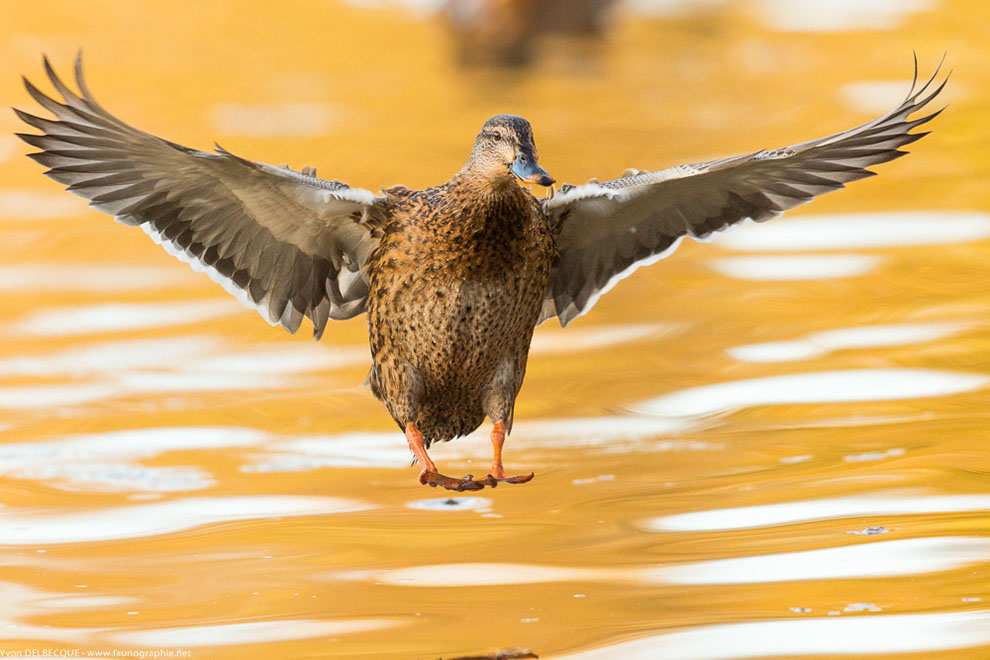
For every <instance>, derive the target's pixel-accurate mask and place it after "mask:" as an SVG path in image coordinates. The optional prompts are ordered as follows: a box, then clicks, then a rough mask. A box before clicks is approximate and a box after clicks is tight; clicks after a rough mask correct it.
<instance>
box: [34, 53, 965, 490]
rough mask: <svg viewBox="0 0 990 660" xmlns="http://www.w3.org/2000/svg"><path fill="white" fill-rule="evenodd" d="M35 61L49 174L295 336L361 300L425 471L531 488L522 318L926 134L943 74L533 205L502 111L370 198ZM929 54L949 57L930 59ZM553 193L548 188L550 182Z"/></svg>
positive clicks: (556, 314)
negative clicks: (193, 140) (464, 448)
mask: <svg viewBox="0 0 990 660" xmlns="http://www.w3.org/2000/svg"><path fill="white" fill-rule="evenodd" d="M44 66H45V71H46V72H47V74H48V77H49V79H50V80H51V83H52V85H54V87H55V89H56V90H57V92H58V94H59V95H60V96H61V97H62V100H61V101H57V100H55V99H54V98H52V97H49V96H47V95H45V94H43V93H42V92H40V91H39V90H38V89H37V88H36V87H35V86H34V85H32V84H31V83H30V82H29V81H27V80H26V79H25V85H26V87H27V90H28V92H29V93H30V94H31V96H32V97H34V99H35V100H36V101H37V102H38V103H39V104H41V105H42V106H43V107H44V108H45V109H47V110H49V111H50V112H52V113H53V114H54V115H55V119H54V120H50V119H43V118H41V117H36V116H34V115H31V114H28V113H26V112H22V111H20V110H18V111H17V114H18V116H19V117H20V118H21V119H22V120H24V121H25V122H27V123H28V124H30V125H31V126H33V127H35V128H37V129H39V130H40V131H41V134H40V135H34V134H20V137H21V138H22V139H23V140H24V141H25V142H27V143H28V144H30V145H33V146H34V147H37V148H38V149H40V151H39V152H36V153H32V154H30V157H31V158H33V159H34V160H36V161H38V162H39V163H41V164H42V165H45V166H46V167H48V168H49V169H48V171H47V172H45V174H46V175H47V176H49V177H51V178H52V179H54V180H56V181H58V182H60V183H63V184H67V185H68V190H69V191H70V192H73V193H76V194H77V195H81V196H82V197H85V198H86V199H88V200H89V201H90V205H91V206H93V207H95V208H97V209H99V210H101V211H104V212H106V213H108V214H110V215H112V216H114V218H115V219H116V220H117V221H118V222H121V223H123V224H125V225H132V226H136V227H140V228H141V229H143V230H144V231H145V232H147V233H148V234H149V235H150V236H151V237H152V239H153V240H154V241H155V242H157V243H159V244H161V245H162V246H163V247H164V248H165V249H166V250H168V251H169V252H170V253H172V254H174V255H175V256H177V257H179V258H180V259H183V260H184V261H187V262H188V263H190V264H191V265H192V266H193V267H194V268H196V269H198V270H202V271H205V272H206V273H207V274H208V275H209V276H210V277H212V278H213V279H214V280H216V281H217V282H219V283H220V284H221V285H223V286H224V288H226V289H227V291H229V292H231V293H232V294H234V295H235V296H237V297H238V298H240V299H241V300H242V301H243V302H244V303H245V304H247V305H249V306H251V307H253V308H255V309H257V310H258V311H259V312H260V313H261V315H262V316H263V317H264V318H265V319H267V320H268V321H269V323H271V324H273V325H275V324H277V325H281V326H282V327H283V328H285V329H286V330H288V331H289V332H292V333H294V332H296V331H297V330H298V329H299V327H300V325H301V324H302V321H303V319H304V318H305V319H309V321H310V322H311V323H312V326H313V337H314V338H315V339H319V338H320V336H321V335H322V334H323V332H324V330H325V328H326V326H327V323H328V322H329V321H330V320H331V319H335V320H336V319H348V318H351V317H354V316H357V315H358V314H361V313H363V312H365V311H366V312H367V313H368V329H369V333H370V338H371V341H370V343H371V358H372V359H371V361H372V367H371V372H370V375H369V382H370V384H371V388H372V391H373V392H374V394H375V396H377V397H378V398H379V399H381V401H383V402H384V404H385V407H386V408H387V409H388V411H389V413H391V415H392V417H393V419H394V420H395V422H396V423H397V424H398V426H399V428H400V430H402V431H403V432H404V433H405V436H406V440H407V442H408V443H409V447H410V449H411V450H412V453H413V456H414V457H415V460H416V461H418V462H419V464H420V466H421V468H422V470H421V473H420V477H419V480H420V482H421V483H423V484H428V485H431V486H441V487H443V488H446V489H449V490H454V491H463V490H479V489H481V488H484V487H486V486H490V487H494V486H496V485H498V484H499V483H502V482H507V483H523V482H526V481H529V480H530V479H532V478H533V474H532V473H529V474H526V475H523V476H515V477H510V476H506V474H505V470H504V469H503V466H502V445H503V442H504V440H505V436H506V435H507V434H508V433H509V432H510V430H511V428H512V419H513V407H514V404H515V399H516V395H517V394H518V392H519V388H520V386H521V385H522V382H523V376H524V374H525V372H526V358H527V355H528V352H529V345H530V340H531V338H532V334H533V329H534V328H535V327H536V326H537V325H539V324H540V323H542V322H543V321H545V320H547V319H550V318H556V319H557V320H558V321H559V322H560V324H561V325H562V326H566V325H567V324H568V323H569V322H571V321H572V320H574V319H575V318H577V317H578V316H580V315H582V314H585V313H587V312H588V310H590V309H591V308H592V307H593V306H594V304H595V302H596V301H597V300H598V298H599V296H601V295H602V294H603V293H605V292H606V291H608V290H609V289H611V288H612V286H613V285H614V284H615V283H616V282H617V281H618V280H620V279H622V278H624V277H626V276H627V275H629V274H630V273H631V272H632V271H633V270H635V269H636V268H638V267H639V266H642V265H646V264H650V263H653V262H655V261H657V260H658V259H659V258H661V257H663V256H665V255H666V254H668V253H669V252H670V251H672V250H673V249H674V248H675V247H676V246H677V244H678V242H679V241H680V240H681V239H683V238H684V237H685V236H689V237H692V238H696V239H704V238H707V237H708V236H710V235H711V234H713V233H714V232H718V231H721V230H723V229H726V228H727V227H730V226H732V225H735V224H738V223H740V222H741V221H743V220H746V219H752V220H755V221H757V222H761V221H764V220H768V219H770V218H773V217H776V216H778V215H780V214H781V212H783V211H785V210H787V209H790V208H793V207H795V206H798V205H801V204H804V203H806V202H809V201H811V199H813V198H814V197H815V196H817V195H820V194H822V193H826V192H830V191H832V190H837V189H839V188H842V187H843V186H844V184H846V183H849V182H850V181H855V180H857V179H862V178H864V177H867V176H870V175H872V174H873V173H872V172H870V171H869V170H867V169H866V168H867V167H868V166H871V165H875V164H878V163H883V162H886V161H889V160H893V159H894V158H897V157H899V156H901V155H903V154H904V153H905V152H903V151H901V150H900V149H899V148H900V147H903V146H904V145H906V144H909V143H911V142H914V141H915V140H917V139H919V138H921V137H922V136H923V135H925V133H912V132H911V131H912V129H914V128H915V127H917V126H920V125H922V124H925V123H926V122H928V121H930V120H931V119H932V118H933V117H934V116H936V115H937V114H938V112H940V111H938V112H934V113H932V114H928V115H925V116H921V117H919V118H916V119H909V116H910V115H912V114H913V113H915V112H916V111H918V110H920V109H922V108H923V107H925V106H926V105H927V104H928V103H930V102H931V100H932V99H933V98H935V97H936V96H937V95H938V94H939V92H940V91H941V90H942V88H943V87H944V85H945V82H946V80H947V78H946V80H943V81H942V82H941V83H940V84H937V85H934V86H933V83H934V81H935V79H936V77H937V76H938V69H936V72H935V74H933V75H932V77H931V78H930V79H929V80H928V82H926V83H925V84H924V85H922V86H921V87H920V88H918V86H917V61H916V62H915V76H914V81H913V82H912V85H911V90H910V92H909V93H908V95H907V97H906V98H905V99H904V101H903V102H902V103H901V104H899V105H898V106H897V107H896V108H894V109H893V110H891V111H890V112H888V113H887V114H885V115H883V116H881V117H879V118H877V119H875V120H873V121H871V122H869V123H866V124H863V125H862V126H859V127H857V128H853V129H850V130H847V131H844V132H841V133H837V134H835V135H830V136H828V137H825V138H821V139H818V140H812V141H810V142H804V143H802V144H797V145H794V146H791V147H785V148H783V149H774V150H769V151H766V150H763V151H756V152H753V153H750V154H746V155H743V156H737V157H734V158H724V159H720V160H714V161H711V162H707V163H699V164H694V165H681V166H678V167H673V168H671V169H667V170H661V171H640V170H632V171H627V172H626V173H625V174H624V175H623V176H622V177H621V178H618V179H615V180H612V181H605V182H602V183H598V182H592V183H587V184H584V185H579V186H569V185H564V186H562V187H561V189H560V191H559V192H558V193H557V194H554V195H551V196H548V197H546V198H544V199H537V198H536V197H535V196H533V195H532V194H531V193H530V192H529V190H528V189H527V188H526V187H524V186H523V185H521V184H522V183H533V184H537V185H540V186H551V184H553V183H554V180H553V178H551V177H550V175H549V174H547V172H546V171H545V170H544V169H543V168H542V167H541V166H540V165H539V161H538V159H537V150H536V144H535V141H534V138H533V131H532V128H531V126H530V124H529V122H527V121H526V120H525V119H523V118H521V117H516V116H513V115H498V116H496V117H492V118H491V119H489V120H488V121H486V122H485V123H484V125H483V126H482V127H481V132H480V133H478V135H477V137H476V138H475V140H474V147H473V149H472V150H471V155H470V156H469V157H468V159H467V162H466V163H465V164H464V166H463V167H462V168H461V169H460V171H458V172H457V173H456V174H454V176H453V177H451V178H450V180H449V181H447V182H446V183H444V184H442V185H439V186H436V187H433V188H427V189H426V190H418V191H416V190H409V189H407V188H404V187H401V186H399V187H394V188H389V189H386V190H384V191H382V192H381V193H380V194H374V193H372V192H369V191H367V190H362V189H360V188H352V187H350V186H348V185H347V184H344V183H341V182H340V181H335V180H334V181H328V180H324V179H320V178H317V176H316V172H315V170H313V169H311V168H305V169H303V170H302V171H301V172H296V171H293V170H291V169H289V168H288V167H275V166H272V165H267V164H265V163H259V162H255V161H251V160H247V159H245V158H242V157H240V156H236V155H234V154H232V153H230V152H229V151H226V150H224V149H222V148H220V147H219V146H218V147H217V150H216V152H214V153H208V152H204V151H198V150H196V149H190V148H188V147H183V146H181V145H178V144H175V143H174V142H169V141H167V140H164V139H161V138H158V137H155V136H153V135H150V134H148V133H145V132H143V131H140V130H138V129H135V128H132V127H131V126H129V125H127V124H125V123H124V122H122V121H120V120H119V119H117V118H116V117H114V116H113V115H111V114H110V113H109V112H107V111H106V110H104V109H103V108H102V107H101V106H100V105H99V104H98V103H97V102H96V101H95V100H94V98H93V95H92V94H91V93H90V92H89V90H88V89H87V87H86V83H85V81H84V79H83V74H82V63H81V59H80V58H77V59H76V67H75V73H76V82H77V85H78V88H79V92H78V93H77V92H74V91H72V90H71V89H69V87H67V86H66V85H65V84H64V83H63V82H62V81H61V80H60V79H59V77H58V76H57V75H56V74H55V72H54V71H53V70H52V67H51V65H50V64H49V62H48V60H47V58H46V59H45V61H44ZM940 67H941V65H940ZM551 191H552V188H551ZM486 416H487V417H489V418H490V419H491V421H492V423H493V428H492V431H491V441H492V446H493V459H492V465H491V470H490V471H489V473H488V475H486V476H485V477H484V478H480V479H475V478H474V477H473V476H472V475H467V476H465V477H462V478H453V477H448V476H445V475H443V474H441V473H440V472H439V470H438V469H437V467H436V465H435V464H434V463H433V461H432V460H431V459H430V456H429V454H428V453H427V450H428V449H429V447H430V444H431V443H433V442H438V441H446V440H451V439H453V438H455V437H458V436H461V435H465V434H467V433H470V432H471V431H473V430H475V429H476V428H478V427H479V426H480V425H481V423H482V422H483V421H484V418H485V417H486Z"/></svg>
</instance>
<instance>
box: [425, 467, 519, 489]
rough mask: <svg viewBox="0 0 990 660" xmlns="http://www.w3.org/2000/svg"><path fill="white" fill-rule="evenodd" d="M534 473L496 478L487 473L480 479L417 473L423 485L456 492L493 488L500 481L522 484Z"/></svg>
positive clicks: (430, 471) (437, 473) (429, 471)
mask: <svg viewBox="0 0 990 660" xmlns="http://www.w3.org/2000/svg"><path fill="white" fill-rule="evenodd" d="M534 476H535V475H534V474H533V473H532V472H530V473H529V474H525V475H522V476H518V477H500V478H496V477H493V476H492V475H490V474H488V475H485V476H484V477H482V478H481V479H475V478H474V475H472V474H468V475H465V476H463V477H461V478H460V479H457V478H454V477H448V476H447V475H444V474H440V473H439V472H434V471H433V470H423V471H422V472H420V473H419V483H421V484H423V485H424V486H430V487H432V488H436V487H437V486H440V487H441V488H445V489H446V490H453V491H456V492H459V493H460V492H463V491H466V490H483V489H484V488H495V487H496V486H498V485H499V484H500V483H507V484H524V483H526V482H527V481H530V480H531V479H532V478H533V477H534Z"/></svg>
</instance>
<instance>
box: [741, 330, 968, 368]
mask: <svg viewBox="0 0 990 660" xmlns="http://www.w3.org/2000/svg"><path fill="white" fill-rule="evenodd" d="M967 327H969V326H968V325H967V324H964V323H892V324H889V325H867V326H862V327H858V328H841V329H837V330H825V331H822V332H813V333H811V334H809V335H806V336H804V337H802V338H800V339H794V340H792V341H772V342H764V343H760V344H745V345H743V346H734V347H732V348H728V349H726V353H728V354H729V355H731V356H732V357H734V358H736V359H737V360H741V361H743V362H793V361H797V360H807V359H810V358H816V357H820V356H822V355H825V354H827V353H830V352H832V351H837V350H843V349H851V348H877V347H883V346H904V345H908V344H919V343H922V342H929V341H935V340H936V339H943V338H945V337H949V336H951V335H953V334H955V333H957V332H960V331H962V330H965V329H966V328H967Z"/></svg>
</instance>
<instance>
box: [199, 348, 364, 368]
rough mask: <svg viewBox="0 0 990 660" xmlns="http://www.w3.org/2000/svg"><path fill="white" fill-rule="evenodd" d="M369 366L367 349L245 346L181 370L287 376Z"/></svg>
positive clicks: (205, 358) (202, 360) (207, 358)
mask: <svg viewBox="0 0 990 660" xmlns="http://www.w3.org/2000/svg"><path fill="white" fill-rule="evenodd" d="M370 364H371V354H370V352H369V350H368V347H367V346H356V347H350V346H330V345H327V344H324V345H322V346H320V345H317V344H295V345H272V346H264V345H256V346H245V347H242V348H238V350H237V352H231V353H228V354H226V355H216V356H213V357H204V358H202V359H199V360H196V361H195V362H192V363H190V364H187V365H182V367H183V369H185V370H187V371H190V372H197V373H202V372H215V373H237V374H262V373H264V374H291V373H302V372H307V371H321V370H326V369H338V368H340V367H354V366H364V365H370Z"/></svg>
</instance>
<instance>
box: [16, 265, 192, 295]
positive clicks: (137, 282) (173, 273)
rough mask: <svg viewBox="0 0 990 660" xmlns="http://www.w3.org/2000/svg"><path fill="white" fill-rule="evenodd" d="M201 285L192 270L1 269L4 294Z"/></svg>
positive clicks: (118, 267) (120, 267) (100, 267)
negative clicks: (10, 292)
mask: <svg viewBox="0 0 990 660" xmlns="http://www.w3.org/2000/svg"><path fill="white" fill-rule="evenodd" d="M196 281H198V279H197V278H196V277H194V276H193V275H192V274H191V273H190V272H189V271H188V270H186V269H183V268H173V267H166V266H157V267H156V266H126V265H119V264H118V265H113V264H72V263H50V264H18V265H16V266H0V291H130V290H133V289H161V288H167V287H171V286H175V285H177V284H186V283H193V282H196Z"/></svg>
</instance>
